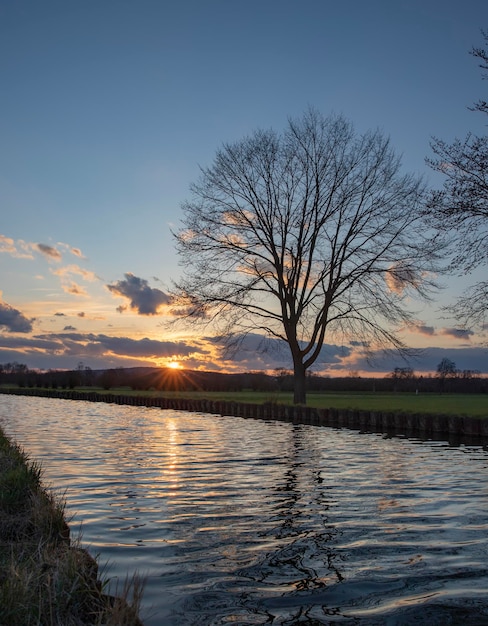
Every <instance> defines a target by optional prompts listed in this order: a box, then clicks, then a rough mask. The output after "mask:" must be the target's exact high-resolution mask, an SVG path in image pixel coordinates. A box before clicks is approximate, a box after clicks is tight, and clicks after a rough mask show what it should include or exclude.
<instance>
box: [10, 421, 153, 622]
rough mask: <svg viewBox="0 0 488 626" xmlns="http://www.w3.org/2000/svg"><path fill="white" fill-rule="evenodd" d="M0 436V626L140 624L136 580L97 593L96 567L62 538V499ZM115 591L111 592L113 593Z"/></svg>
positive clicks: (100, 584) (17, 449) (101, 586)
mask: <svg viewBox="0 0 488 626" xmlns="http://www.w3.org/2000/svg"><path fill="white" fill-rule="evenodd" d="M41 473H42V472H41V467H40V465H39V464H38V463H35V462H31V461H30V460H29V458H28V457H27V455H26V454H25V453H24V452H23V451H22V449H21V448H20V447H19V446H17V445H15V444H12V443H11V442H10V441H9V440H8V439H7V438H6V437H5V436H4V434H3V433H2V432H1V430H0V626H88V625H90V626H140V625H141V624H142V622H141V621H140V619H139V617H138V614H139V609H140V603H141V598H142V591H143V580H142V579H141V578H140V577H139V576H137V575H136V576H134V577H133V579H131V580H130V581H127V582H126V584H125V585H124V587H123V588H122V589H121V590H120V592H121V593H120V597H119V596H117V597H115V596H110V595H107V594H106V593H104V588H105V586H106V584H107V582H106V581H105V582H104V581H102V580H100V578H99V568H98V563H97V561H96V560H95V559H94V558H93V557H92V556H90V554H89V553H88V552H87V551H86V550H84V549H83V548H82V547H81V543H80V539H79V538H77V539H75V540H72V539H70V536H69V527H68V525H67V523H66V520H65V503H64V500H63V499H62V498H60V497H58V496H55V495H54V494H53V493H52V492H50V491H47V490H45V489H44V488H43V487H42V485H41V482H40V479H41ZM117 592H119V590H117Z"/></svg>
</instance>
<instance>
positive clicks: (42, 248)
mask: <svg viewBox="0 0 488 626" xmlns="http://www.w3.org/2000/svg"><path fill="white" fill-rule="evenodd" d="M37 249H38V251H39V252H40V253H41V254H43V255H44V256H46V257H48V258H49V259H54V260H55V261H61V252H59V250H58V249H57V248H54V247H53V246H47V245H46V244H45V243H38V244H37Z"/></svg>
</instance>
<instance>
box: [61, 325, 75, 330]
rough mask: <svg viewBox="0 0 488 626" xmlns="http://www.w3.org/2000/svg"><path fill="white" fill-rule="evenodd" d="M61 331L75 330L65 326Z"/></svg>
mask: <svg viewBox="0 0 488 626" xmlns="http://www.w3.org/2000/svg"><path fill="white" fill-rule="evenodd" d="M63 330H66V331H68V330H76V328H75V327H74V326H65V327H64V328H63Z"/></svg>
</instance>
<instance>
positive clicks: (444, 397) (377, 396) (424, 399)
mask: <svg viewBox="0 0 488 626" xmlns="http://www.w3.org/2000/svg"><path fill="white" fill-rule="evenodd" d="M85 390H86V391H94V389H93V387H87V388H86V389H85ZM97 391H98V392H99V393H114V394H124V395H142V396H165V397H177V398H178V397H179V398H208V399H213V400H226V401H234V402H249V403H252V404H261V403H263V402H275V403H279V404H293V395H292V394H291V393H285V392H273V393H270V392H257V391H227V392H225V391H222V392H217V391H215V392H212V391H194V392H189V391H185V392H171V391H164V392H162V391H161V392H160V391H132V390H131V389H128V388H120V389H111V390H110V391H108V392H107V391H102V390H101V389H97ZM307 404H308V406H311V407H316V408H337V409H359V410H363V411H395V412H401V411H404V412H408V413H433V414H446V415H471V416H477V417H487V418H488V395H485V394H449V393H445V394H437V393H424V394H422V393H419V394H414V393H380V392H370V393H362V392H361V393H346V392H344V393H332V392H330V393H308V394H307Z"/></svg>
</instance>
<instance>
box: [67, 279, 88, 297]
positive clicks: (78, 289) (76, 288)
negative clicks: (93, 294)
mask: <svg viewBox="0 0 488 626" xmlns="http://www.w3.org/2000/svg"><path fill="white" fill-rule="evenodd" d="M62 288H63V291H64V292H65V293H69V294H71V295H72V296H87V295H88V294H87V291H86V289H84V288H83V287H82V286H81V285H78V284H77V283H75V282H70V283H69V284H66V285H62Z"/></svg>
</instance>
